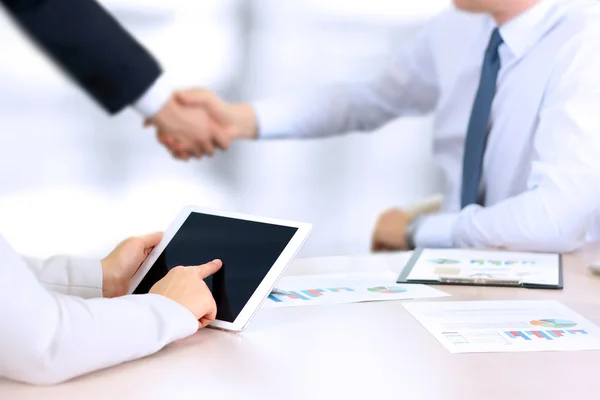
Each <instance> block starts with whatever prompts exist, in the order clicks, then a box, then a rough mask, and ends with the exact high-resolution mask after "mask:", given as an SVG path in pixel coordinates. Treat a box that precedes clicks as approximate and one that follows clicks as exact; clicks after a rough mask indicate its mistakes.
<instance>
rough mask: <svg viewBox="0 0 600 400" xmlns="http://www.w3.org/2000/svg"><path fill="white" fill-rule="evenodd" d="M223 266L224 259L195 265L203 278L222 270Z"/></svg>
mask: <svg viewBox="0 0 600 400" xmlns="http://www.w3.org/2000/svg"><path fill="white" fill-rule="evenodd" d="M222 266H223V261H221V260H212V261H211V262H208V263H206V264H204V265H200V266H198V267H194V268H195V269H198V271H199V273H200V277H201V278H202V279H204V278H208V277H209V276H211V275H212V274H214V273H215V272H217V271H218V270H220V269H221V267H222Z"/></svg>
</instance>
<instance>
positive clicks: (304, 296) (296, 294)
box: [269, 287, 355, 303]
mask: <svg viewBox="0 0 600 400" xmlns="http://www.w3.org/2000/svg"><path fill="white" fill-rule="evenodd" d="M354 291H355V290H354V289H352V288H348V287H339V288H327V289H306V290H298V291H296V290H291V291H289V292H288V293H289V295H275V294H271V295H269V300H271V301H274V302H275V303H283V300H282V299H281V296H284V297H285V298H287V299H290V300H307V301H310V300H311V299H314V298H319V297H321V296H323V295H325V294H327V293H341V292H354Z"/></svg>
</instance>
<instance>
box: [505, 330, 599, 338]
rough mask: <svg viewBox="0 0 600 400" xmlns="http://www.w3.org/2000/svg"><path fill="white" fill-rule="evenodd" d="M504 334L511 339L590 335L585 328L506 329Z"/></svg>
mask: <svg viewBox="0 0 600 400" xmlns="http://www.w3.org/2000/svg"><path fill="white" fill-rule="evenodd" d="M504 334H505V335H506V336H508V337H509V338H510V339H517V338H521V339H523V340H536V339H543V340H556V339H560V338H562V337H566V336H569V335H588V333H587V332H586V331H585V330H583V329H574V330H545V331H505V332H504Z"/></svg>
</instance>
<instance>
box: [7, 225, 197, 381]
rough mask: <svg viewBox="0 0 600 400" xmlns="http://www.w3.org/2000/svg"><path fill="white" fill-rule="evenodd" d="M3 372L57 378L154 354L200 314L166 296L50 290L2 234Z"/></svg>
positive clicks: (192, 326)
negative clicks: (84, 294)
mask: <svg viewBox="0 0 600 400" xmlns="http://www.w3.org/2000/svg"><path fill="white" fill-rule="evenodd" d="M0 276H1V277H2V279H0V320H1V321H2V324H0V376H3V377H7V378H9V379H14V380H18V381H22V382H27V383H33V384H53V383H57V382H61V381H65V380H67V379H70V378H73V377H76V376H78V375H82V374H85V373H88V372H91V371H95V370H98V369H102V368H107V367H110V366H113V365H116V364H119V363H122V362H125V361H129V360H133V359H137V358H140V357H144V356H146V355H149V354H152V353H154V352H156V351H158V350H160V349H161V348H162V347H164V346H165V345H167V344H168V343H170V342H173V341H175V340H178V339H181V338H184V337H186V336H189V335H192V334H193V333H194V332H196V331H197V329H198V321H197V320H196V318H195V317H194V315H193V314H192V313H190V312H189V311H188V310H186V309H185V308H183V307H182V306H180V305H179V304H177V303H175V302H173V301H171V300H169V299H167V298H165V297H162V296H159V295H133V296H125V297H120V298H116V299H89V300H84V299H81V298H79V297H75V296H69V295H65V294H61V293H57V292H53V291H49V290H47V289H46V288H45V287H44V286H43V285H42V284H41V283H40V282H39V281H38V280H37V279H36V276H35V274H34V273H33V272H32V270H31V269H30V268H28V267H27V265H26V264H25V262H24V260H23V258H22V257H21V256H20V255H19V254H17V253H16V252H15V251H14V250H13V249H12V248H11V247H10V246H9V245H8V244H7V243H6V241H5V240H4V239H3V238H2V237H0Z"/></svg>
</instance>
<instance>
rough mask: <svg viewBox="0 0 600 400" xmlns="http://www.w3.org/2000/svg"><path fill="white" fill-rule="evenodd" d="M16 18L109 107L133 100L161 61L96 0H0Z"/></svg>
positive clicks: (153, 76) (112, 109)
mask: <svg viewBox="0 0 600 400" xmlns="http://www.w3.org/2000/svg"><path fill="white" fill-rule="evenodd" d="M0 4H4V5H5V6H6V9H7V11H8V13H9V15H11V16H12V17H13V18H14V19H15V20H16V22H17V23H18V24H19V25H20V26H21V27H22V28H23V29H24V30H25V31H26V33H28V34H29V36H30V37H31V38H32V39H33V40H34V41H35V42H36V43H37V44H38V45H39V46H40V47H41V48H42V49H43V50H45V51H46V52H47V54H48V55H49V56H50V57H51V58H52V59H53V60H54V61H55V62H56V63H57V64H58V65H59V66H60V67H61V68H62V69H63V70H64V71H66V72H67V73H68V74H69V75H70V76H71V77H72V78H73V79H74V80H75V81H76V82H77V83H79V85H80V86H81V87H82V88H83V89H85V90H86V91H87V92H88V93H89V94H90V95H91V96H92V97H93V98H94V99H95V100H96V101H97V102H98V103H100V104H101V105H102V106H103V107H104V109H106V111H108V112H110V113H116V112H118V111H120V110H121V109H123V108H124V107H126V106H128V105H130V104H132V103H134V102H135V101H136V100H138V99H139V98H140V97H141V96H142V95H143V94H144V93H145V92H146V90H148V89H149V88H150V87H151V86H152V84H153V83H154V82H155V81H156V80H157V79H158V77H159V76H160V75H161V72H162V71H161V68H160V65H159V64H158V62H157V61H156V60H155V59H154V58H153V57H152V55H150V54H149V53H148V52H147V51H146V50H145V49H144V48H143V47H142V46H141V45H140V44H139V43H138V42H137V41H136V40H135V39H134V38H133V37H132V36H131V35H130V34H129V33H127V31H125V30H124V29H123V27H121V26H120V25H119V23H118V22H117V21H116V20H115V19H114V18H113V17H112V16H111V15H110V14H109V13H108V12H107V11H106V10H105V9H104V8H102V6H100V5H99V4H98V3H96V2H95V1H94V0H0Z"/></svg>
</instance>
